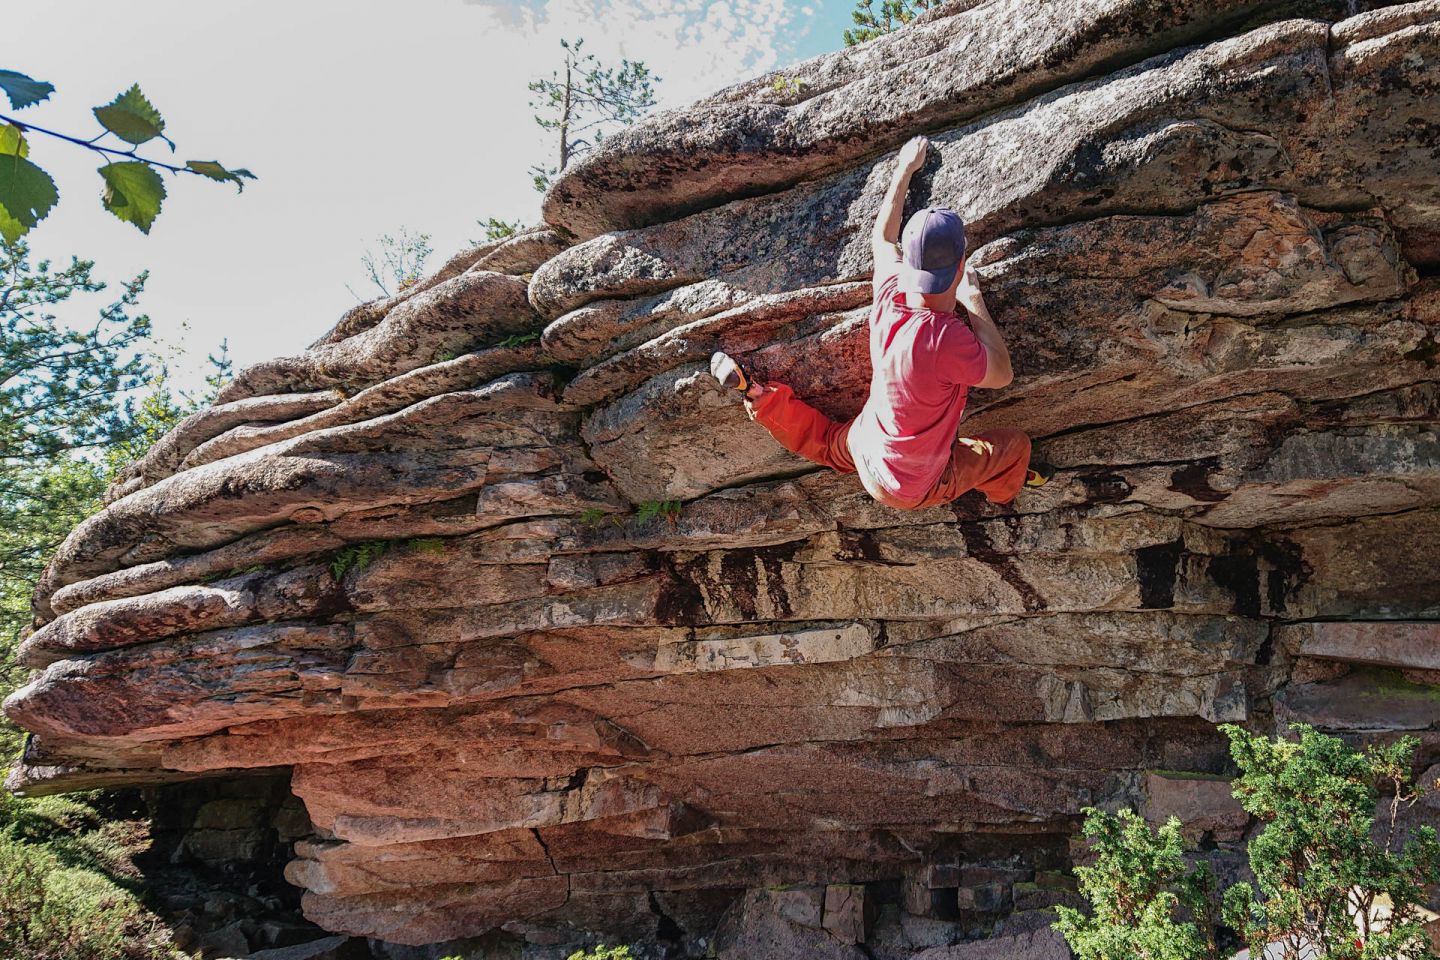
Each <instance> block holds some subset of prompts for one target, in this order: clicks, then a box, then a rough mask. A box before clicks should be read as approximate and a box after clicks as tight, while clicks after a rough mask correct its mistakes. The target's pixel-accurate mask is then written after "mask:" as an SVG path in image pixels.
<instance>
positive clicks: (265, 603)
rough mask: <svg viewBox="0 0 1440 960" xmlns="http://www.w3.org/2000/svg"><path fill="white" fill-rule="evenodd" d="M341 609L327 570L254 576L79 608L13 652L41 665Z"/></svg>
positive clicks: (307, 568)
mask: <svg viewBox="0 0 1440 960" xmlns="http://www.w3.org/2000/svg"><path fill="white" fill-rule="evenodd" d="M344 605H345V602H344V600H343V599H342V598H341V595H340V593H339V590H338V585H337V584H336V582H335V579H334V578H333V577H332V576H331V575H330V572H329V571H328V570H326V569H325V568H324V567H323V566H315V565H311V566H300V567H296V568H293V569H290V570H284V571H279V572H276V573H252V574H247V575H243V576H239V577H234V578H231V579H227V580H217V581H215V582H214V583H210V584H204V585H199V584H197V585H192V586H180V587H171V588H170V589H168V590H162V591H159V592H156V593H147V594H144V595H142V596H138V597H126V598H123V599H116V600H104V601H101V602H99V603H94V604H90V605H88V606H84V607H81V608H80V609H78V610H75V611H72V612H70V613H66V614H63V615H62V616H60V617H59V618H57V619H55V620H52V621H51V622H50V623H48V624H46V625H45V626H44V627H41V628H40V629H39V630H37V631H35V632H34V633H32V634H31V635H30V636H29V637H27V638H26V639H25V641H24V642H23V643H22V644H21V645H20V648H19V650H18V651H17V654H16V655H17V657H18V658H20V659H21V660H22V662H24V663H26V664H28V665H29V666H32V667H41V666H45V665H46V664H49V663H52V662H54V661H55V660H60V659H64V658H66V657H69V656H72V655H74V654H83V653H93V652H96V651H100V650H113V649H116V648H118V647H125V646H133V645H135V644H139V643H146V642H149V641H151V640H160V639H163V638H165V637H171V636H176V635H179V634H185V633H193V632H198V631H202V630H214V629H219V628H221V627H238V626H241V625H243V624H246V623H250V622H254V621H258V620H288V619H294V618H296V617H304V616H310V615H315V614H321V615H324V614H328V613H332V612H335V611H338V610H340V609H342V608H343V606H344Z"/></svg>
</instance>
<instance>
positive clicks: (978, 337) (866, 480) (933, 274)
mask: <svg viewBox="0 0 1440 960" xmlns="http://www.w3.org/2000/svg"><path fill="white" fill-rule="evenodd" d="M928 145H929V141H928V140H926V138H925V137H916V138H914V139H913V140H911V141H909V142H908V143H906V144H905V146H904V147H903V148H901V150H900V155H899V158H898V161H897V163H896V167H895V174H894V176H893V177H892V178H891V180H890V188H889V190H888V192H887V193H886V195H885V200H884V202H883V203H882V204H881V206H880V213H879V216H878V217H877V218H876V220H875V228H874V230H873V231H872V233H871V236H870V245H871V250H872V252H873V253H874V255H875V273H874V277H873V279H872V281H871V285H872V288H873V291H874V298H875V302H874V306H873V307H871V310H870V369H871V374H870V395H869V397H868V398H867V399H866V401H865V406H864V407H863V408H862V409H861V411H860V414H859V415H858V416H857V417H855V419H854V420H851V421H850V422H849V423H836V422H835V421H833V420H831V419H830V418H829V417H827V416H825V415H824V414H823V413H821V412H820V411H818V410H816V409H815V408H814V407H812V406H810V405H809V404H807V403H804V402H803V401H801V400H800V399H799V398H797V397H796V396H795V394H794V392H793V391H792V390H791V389H790V387H788V386H786V385H785V384H783V383H765V382H762V381H761V380H760V379H759V378H758V377H756V376H754V375H752V374H751V373H750V372H748V371H747V370H746V369H745V368H744V367H742V366H741V365H740V363H739V362H738V361H737V360H735V359H734V358H733V357H731V356H729V355H728V354H725V353H717V354H715V355H714V356H713V357H711V358H710V372H711V374H712V375H714V377H715V379H717V380H719V381H720V383H721V385H722V386H724V387H726V388H728V389H732V390H737V391H739V392H740V393H741V394H743V395H744V398H745V409H746V410H747V411H748V412H749V414H750V418H751V419H752V420H755V421H757V422H758V423H760V424H761V425H763V426H764V427H765V429H767V430H769V431H770V434H771V436H773V437H774V438H775V439H776V440H777V441H778V442H779V443H780V445H781V446H783V447H785V449H787V450H790V451H793V452H794V453H798V454H799V455H800V456H802V457H805V458H806V459H808V460H813V461H815V462H816V463H818V464H821V465H823V466H826V467H830V468H831V469H834V470H838V471H840V472H841V473H856V474H859V478H860V483H861V484H862V485H863V486H864V487H865V489H866V491H867V492H868V493H869V494H870V495H871V496H872V497H874V498H875V499H876V500H878V501H879V502H881V503H883V504H887V505H889V506H892V507H898V508H900V509H902V510H919V509H922V508H924V507H933V506H936V505H938V504H942V503H948V502H950V501H951V500H954V499H956V498H957V497H959V496H960V495H961V494H963V493H966V492H968V491H970V490H979V491H980V492H981V493H982V494H984V495H985V497H986V498H987V499H989V500H990V501H991V502H993V503H1008V502H1010V501H1011V500H1012V499H1014V497H1015V495H1016V494H1017V493H1019V491H1020V489H1021V487H1024V486H1030V487H1038V486H1041V485H1043V484H1044V483H1045V482H1046V481H1048V480H1049V479H1050V477H1051V476H1052V475H1053V474H1054V468H1052V467H1050V466H1049V465H1048V464H1044V463H1038V462H1037V463H1034V464H1032V463H1030V438H1029V437H1027V436H1026V435H1025V434H1024V433H1022V432H1021V431H1019V430H1014V429H1010V428H1005V427H1002V428H997V429H994V430H986V431H984V432H981V433H977V434H975V435H974V436H973V437H972V436H963V435H960V434H959V426H960V417H961V414H962V413H964V411H965V399H966V396H967V394H968V392H969V388H970V387H982V388H985V389H995V388H998V387H1003V386H1006V385H1007V384H1009V383H1010V381H1011V379H1012V376H1013V374H1012V373H1011V370H1010V354H1009V353H1008V352H1007V351H1006V350H1005V340H1004V338H1003V337H1001V336H1000V331H999V329H997V328H996V326H995V321H994V320H993V319H992V318H991V316H990V311H989V310H988V309H986V306H985V298H984V297H983V296H982V295H981V293H980V286H979V277H978V276H977V275H976V272H975V268H974V267H973V266H971V265H970V263H969V262H968V259H967V257H966V255H965V253H966V248H965V224H964V222H963V221H962V220H961V219H960V216H959V215H958V214H957V213H956V212H955V211H954V210H951V209H950V208H948V207H926V208H925V209H924V210H920V211H918V212H917V213H916V214H915V215H914V216H912V217H911V218H910V219H909V221H907V222H906V224H905V232H904V235H903V237H902V236H901V234H900V217H901V214H902V211H903V210H904V206H905V194H906V191H907V190H908V189H909V187H910V178H911V177H912V176H913V175H914V174H915V171H917V170H919V169H920V167H921V165H922V164H923V163H924V162H925V151H926V148H927V146H928ZM957 304H958V305H961V306H964V307H965V311H966V316H965V317H964V318H963V319H962V317H961V316H960V315H959V314H958V313H957V311H956V306H957Z"/></svg>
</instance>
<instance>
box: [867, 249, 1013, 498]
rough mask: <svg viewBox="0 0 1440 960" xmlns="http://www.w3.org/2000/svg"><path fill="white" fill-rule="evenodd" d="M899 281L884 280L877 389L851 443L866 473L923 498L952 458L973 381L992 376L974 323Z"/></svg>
mask: <svg viewBox="0 0 1440 960" xmlns="http://www.w3.org/2000/svg"><path fill="white" fill-rule="evenodd" d="M896 281H897V277H896V276H895V275H893V274H892V275H891V276H889V277H887V278H886V279H885V280H884V281H882V283H881V285H880V289H879V290H877V291H876V293H875V305H874V307H872V308H871V310H870V370H871V372H870V397H869V399H868V400H866V401H865V407H864V408H863V409H862V410H861V411H860V415H859V416H858V417H856V418H855V423H854V424H853V425H852V426H851V428H850V440H849V443H850V453H851V456H853V457H854V458H855V466H856V469H858V470H859V471H860V472H861V474H862V478H863V477H864V476H866V475H868V478H869V479H870V480H871V481H872V482H873V483H874V484H875V485H877V486H879V487H880V488H881V489H882V490H884V491H885V492H886V493H888V494H890V495H891V496H893V497H894V498H896V499H897V500H914V501H918V500H920V499H921V498H922V497H924V496H925V494H927V493H928V492H929V491H930V489H931V487H933V486H934V485H935V482H936V481H937V480H939V479H940V474H941V473H943V472H944V471H945V466H946V464H948V463H949V462H950V452H951V449H952V448H953V447H954V445H955V437H956V435H957V434H958V433H959V429H960V415H961V414H962V413H964V412H965V398H966V395H967V393H968V390H967V388H968V387H970V386H971V385H973V384H976V383H979V382H980V381H981V380H983V379H985V368H986V358H985V348H984V347H983V346H981V345H980V341H979V340H977V339H976V338H975V333H974V331H972V330H971V329H970V325H969V324H968V323H966V322H965V321H964V320H962V319H961V318H960V317H959V316H957V315H956V314H954V313H949V312H945V313H941V312H938V311H935V310H931V309H930V308H928V307H909V306H906V304H905V295H904V294H903V293H900V292H899V291H898V290H897V289H896Z"/></svg>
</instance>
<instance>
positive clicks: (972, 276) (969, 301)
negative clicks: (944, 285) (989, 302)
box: [955, 257, 984, 313]
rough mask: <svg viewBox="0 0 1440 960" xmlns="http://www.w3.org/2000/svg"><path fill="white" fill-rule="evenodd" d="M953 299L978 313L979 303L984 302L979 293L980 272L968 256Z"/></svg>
mask: <svg viewBox="0 0 1440 960" xmlns="http://www.w3.org/2000/svg"><path fill="white" fill-rule="evenodd" d="M955 299H956V300H958V301H960V303H962V304H964V305H965V307H966V309H968V310H970V312H972V313H978V312H979V304H981V303H983V302H984V300H983V298H982V297H981V294H980V274H979V272H977V271H976V269H975V265H974V264H973V263H971V262H970V258H969V257H966V258H965V276H964V277H963V278H962V279H961V281H960V286H958V287H956V288H955Z"/></svg>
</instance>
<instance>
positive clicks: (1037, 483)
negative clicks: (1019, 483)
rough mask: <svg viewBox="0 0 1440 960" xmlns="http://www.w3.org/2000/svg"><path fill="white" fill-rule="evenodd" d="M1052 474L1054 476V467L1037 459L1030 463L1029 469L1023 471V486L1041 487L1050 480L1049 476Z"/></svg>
mask: <svg viewBox="0 0 1440 960" xmlns="http://www.w3.org/2000/svg"><path fill="white" fill-rule="evenodd" d="M1053 476H1055V468H1054V467H1052V466H1051V465H1050V464H1048V463H1045V462H1044V461H1040V460H1037V461H1036V462H1034V463H1032V464H1030V467H1029V469H1027V470H1026V471H1025V486H1027V487H1043V486H1045V484H1047V483H1049V482H1050V478H1051V477H1053Z"/></svg>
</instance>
